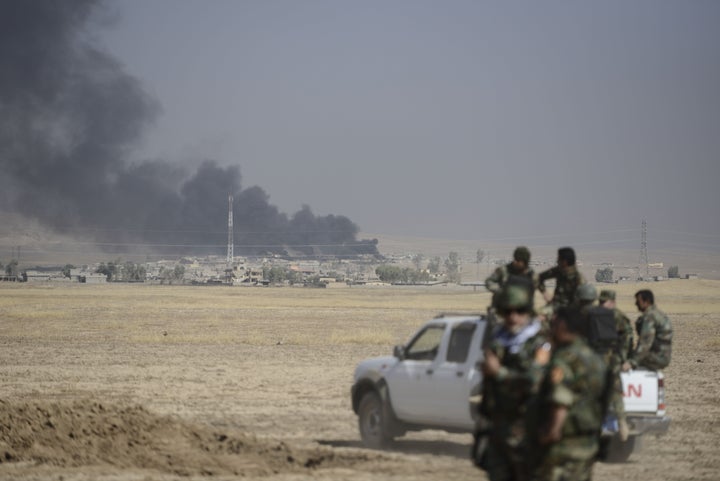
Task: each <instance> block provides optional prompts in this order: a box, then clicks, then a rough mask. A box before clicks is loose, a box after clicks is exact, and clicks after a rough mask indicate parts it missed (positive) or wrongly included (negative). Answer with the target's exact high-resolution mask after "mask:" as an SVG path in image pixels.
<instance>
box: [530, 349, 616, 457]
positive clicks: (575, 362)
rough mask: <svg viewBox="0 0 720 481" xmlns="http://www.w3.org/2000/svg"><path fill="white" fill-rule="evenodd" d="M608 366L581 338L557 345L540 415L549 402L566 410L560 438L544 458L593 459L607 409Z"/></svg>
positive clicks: (546, 379)
mask: <svg viewBox="0 0 720 481" xmlns="http://www.w3.org/2000/svg"><path fill="white" fill-rule="evenodd" d="M608 380H609V377H608V370H607V366H606V365H605V363H604V362H603V360H602V359H601V358H600V356H599V355H598V354H596V353H595V352H594V351H593V350H592V349H591V348H590V347H589V346H588V345H587V344H586V343H585V341H583V340H582V339H581V338H578V339H576V340H575V341H573V342H571V343H570V344H566V345H563V346H558V347H557V348H555V350H554V351H553V355H552V359H551V360H550V365H549V368H548V371H547V374H546V376H545V378H544V379H543V383H542V391H541V397H542V399H541V403H542V404H541V410H542V412H541V414H540V418H541V419H547V418H548V414H549V410H550V409H551V408H552V406H557V405H559V406H564V407H566V408H567V410H568V414H567V417H566V419H565V423H564V424H563V427H562V439H560V441H558V442H556V443H554V444H552V445H551V446H550V447H549V449H548V450H547V452H546V453H545V457H546V458H547V459H545V460H544V461H543V462H547V460H548V459H550V460H551V462H552V460H562V459H575V460H583V459H592V458H594V457H595V455H596V454H597V450H598V447H599V440H600V430H601V427H602V422H603V416H604V413H605V410H606V409H607V406H606V404H607V398H606V396H607V391H606V387H607V383H608Z"/></svg>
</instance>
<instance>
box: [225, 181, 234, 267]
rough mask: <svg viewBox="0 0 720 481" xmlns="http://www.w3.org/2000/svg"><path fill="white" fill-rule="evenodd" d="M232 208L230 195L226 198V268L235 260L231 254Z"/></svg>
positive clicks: (232, 246) (232, 244) (232, 245)
mask: <svg viewBox="0 0 720 481" xmlns="http://www.w3.org/2000/svg"><path fill="white" fill-rule="evenodd" d="M232 207H233V197H232V195H229V196H228V245H227V259H226V261H227V265H228V266H231V265H232V263H233V260H234V259H235V254H234V252H233V248H234V242H233V213H232Z"/></svg>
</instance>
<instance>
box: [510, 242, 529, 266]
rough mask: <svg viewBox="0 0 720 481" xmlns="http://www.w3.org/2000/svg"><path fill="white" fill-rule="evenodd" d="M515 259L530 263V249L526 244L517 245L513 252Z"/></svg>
mask: <svg viewBox="0 0 720 481" xmlns="http://www.w3.org/2000/svg"><path fill="white" fill-rule="evenodd" d="M513 259H515V260H516V261H520V262H524V263H525V264H530V249H528V248H527V247H525V246H519V247H517V248H516V249H515V252H513Z"/></svg>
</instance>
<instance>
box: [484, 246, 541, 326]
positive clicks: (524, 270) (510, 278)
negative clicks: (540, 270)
mask: <svg viewBox="0 0 720 481" xmlns="http://www.w3.org/2000/svg"><path fill="white" fill-rule="evenodd" d="M509 284H520V285H523V286H525V287H526V288H529V289H532V291H531V297H533V296H534V295H535V289H537V288H538V277H537V274H536V273H535V271H533V270H532V269H531V268H530V250H529V249H528V248H527V247H525V246H518V247H516V248H515V251H514V252H513V261H512V262H510V263H508V264H505V265H503V266H500V267H498V268H497V269H495V271H494V272H493V273H492V274H491V275H490V276H489V277H488V278H487V279H485V288H486V289H487V290H488V291H490V292H492V293H493V296H492V300H491V303H490V306H489V307H488V309H487V314H488V315H487V320H488V326H489V329H493V328H494V327H495V326H496V325H497V324H498V323H499V322H500V320H499V319H498V315H497V314H498V307H497V301H498V297H499V296H500V293H501V292H502V290H503V288H504V287H505V286H507V285H509Z"/></svg>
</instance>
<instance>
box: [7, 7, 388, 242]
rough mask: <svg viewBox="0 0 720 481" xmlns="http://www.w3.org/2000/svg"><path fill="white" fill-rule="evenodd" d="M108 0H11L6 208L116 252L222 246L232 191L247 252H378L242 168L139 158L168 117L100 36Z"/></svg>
mask: <svg viewBox="0 0 720 481" xmlns="http://www.w3.org/2000/svg"><path fill="white" fill-rule="evenodd" d="M103 8H104V5H102V4H101V2H99V1H97V0H62V1H58V0H2V1H0V168H1V175H2V177H1V179H0V210H5V211H12V212H17V213H21V214H23V215H25V216H28V217H32V218H35V219H38V220H39V221H41V222H42V223H43V224H45V225H47V226H50V227H52V228H53V229H54V230H56V231H58V232H60V233H71V234H77V233H78V232H82V233H83V235H84V236H91V238H93V239H94V240H95V241H97V242H98V243H105V244H107V245H108V247H113V246H114V248H115V249H120V250H122V249H123V248H124V249H130V248H131V247H132V246H133V245H137V246H140V247H143V248H145V249H146V250H147V249H152V250H154V251H156V252H161V251H164V252H176V253H190V252H192V253H217V254H222V253H224V251H225V246H226V243H227V229H226V227H225V226H226V222H227V210H228V201H227V199H228V195H233V197H234V202H233V209H234V220H235V222H234V223H235V230H234V237H235V239H234V240H235V245H236V247H235V250H236V252H238V253H243V254H263V253H285V254H289V255H318V254H320V255H323V254H332V255H341V256H342V255H354V254H360V253H369V254H377V248H376V244H377V242H376V241H367V240H362V241H358V240H357V239H356V236H357V233H358V227H357V226H356V225H355V224H354V223H353V222H351V221H350V220H349V219H348V218H346V217H344V216H334V215H329V216H324V217H317V216H315V215H313V213H312V211H311V210H310V208H309V207H304V208H303V209H301V210H300V211H298V212H297V213H295V214H294V215H292V216H290V217H288V216H287V215H286V214H284V213H281V212H279V211H278V209H277V208H276V207H275V206H273V205H271V204H270V202H269V198H268V195H267V194H266V193H265V192H264V191H263V190H262V189H261V188H260V187H249V188H241V177H240V170H239V168H238V167H236V166H231V167H221V166H219V165H218V164H217V163H215V162H212V161H204V162H202V163H201V164H200V165H199V167H198V168H197V170H196V171H195V172H194V173H189V172H185V171H184V170H183V169H181V168H179V167H177V166H176V165H173V163H171V162H167V161H147V162H141V163H132V162H130V161H129V160H128V159H129V156H130V154H131V152H132V149H133V147H134V146H135V145H137V142H138V141H139V140H140V139H141V136H142V134H143V132H144V131H145V130H146V128H147V127H148V126H149V125H151V124H152V123H153V121H154V119H155V118H156V116H157V115H158V114H159V110H160V109H159V105H158V104H157V102H156V101H155V100H154V99H153V98H151V97H150V96H148V95H147V93H146V92H145V91H144V90H143V88H142V85H141V84H140V83H139V82H138V80H137V79H136V78H134V77H133V76H131V75H129V74H128V73H126V72H125V71H124V70H123V68H122V66H121V65H120V64H119V63H118V61H117V60H115V59H114V58H113V57H112V56H111V55H109V54H108V53H106V52H104V51H103V50H102V49H101V48H99V47H97V46H96V45H95V42H94V39H93V37H92V31H91V28H90V27H91V26H92V24H93V23H94V19H95V17H94V16H93V15H94V14H96V13H97V12H98V11H101V12H102V11H103Z"/></svg>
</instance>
